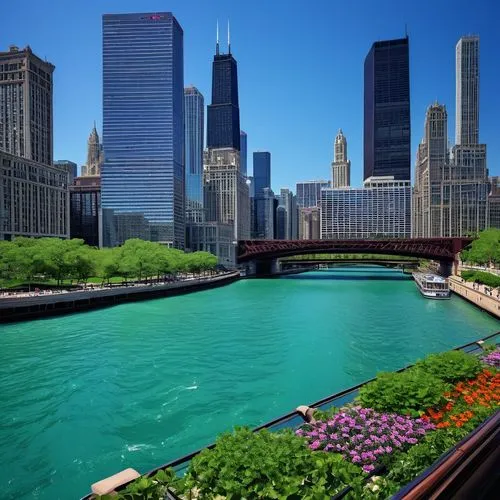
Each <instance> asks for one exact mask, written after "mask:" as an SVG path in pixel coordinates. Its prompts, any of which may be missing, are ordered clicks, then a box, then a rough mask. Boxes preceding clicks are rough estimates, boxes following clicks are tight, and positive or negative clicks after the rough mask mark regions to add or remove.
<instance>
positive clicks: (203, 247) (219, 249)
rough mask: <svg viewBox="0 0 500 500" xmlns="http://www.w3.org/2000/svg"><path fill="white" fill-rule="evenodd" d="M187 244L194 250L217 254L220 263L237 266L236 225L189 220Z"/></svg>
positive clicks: (226, 265)
mask: <svg viewBox="0 0 500 500" xmlns="http://www.w3.org/2000/svg"><path fill="white" fill-rule="evenodd" d="M186 246H187V247H188V248H189V249H190V250H191V251H193V252H198V251H203V252H210V253H211V254H213V255H217V258H218V262H219V264H221V265H223V266H225V267H230V268H231V267H235V264H236V245H235V244H234V227H233V225H232V224H223V223H220V222H189V223H187V224H186Z"/></svg>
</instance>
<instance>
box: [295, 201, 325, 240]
mask: <svg viewBox="0 0 500 500" xmlns="http://www.w3.org/2000/svg"><path fill="white" fill-rule="evenodd" d="M320 238H321V211H320V208H319V207H307V208H299V240H319V239H320Z"/></svg>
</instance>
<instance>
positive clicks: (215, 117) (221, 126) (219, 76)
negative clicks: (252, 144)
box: [207, 39, 240, 151]
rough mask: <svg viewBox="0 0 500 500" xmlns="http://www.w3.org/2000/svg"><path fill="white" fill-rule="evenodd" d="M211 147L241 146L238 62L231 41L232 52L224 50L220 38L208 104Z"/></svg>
mask: <svg viewBox="0 0 500 500" xmlns="http://www.w3.org/2000/svg"><path fill="white" fill-rule="evenodd" d="M228 42H229V41H228ZM207 148H211V149H217V148H232V149H236V150H238V151H239V150H240V108H239V101H238V65H237V64H236V60H235V59H234V57H233V56H232V54H231V45H230V44H229V43H228V53H227V54H220V52H219V40H218V39H217V45H216V50H215V56H214V61H213V64H212V103H211V104H210V105H209V106H208V107H207Z"/></svg>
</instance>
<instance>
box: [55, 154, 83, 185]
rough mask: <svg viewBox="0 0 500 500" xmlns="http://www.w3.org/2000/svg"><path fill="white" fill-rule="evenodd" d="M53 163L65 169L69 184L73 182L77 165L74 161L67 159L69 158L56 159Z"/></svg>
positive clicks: (76, 175)
mask: <svg viewBox="0 0 500 500" xmlns="http://www.w3.org/2000/svg"><path fill="white" fill-rule="evenodd" d="M54 165H55V166H56V167H57V168H61V169H63V170H66V172H68V176H69V177H68V184H69V185H71V184H73V181H74V180H75V178H76V177H78V166H77V164H76V163H75V162H74V161H69V160H56V161H55V162H54Z"/></svg>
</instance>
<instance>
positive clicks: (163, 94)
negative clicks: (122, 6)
mask: <svg viewBox="0 0 500 500" xmlns="http://www.w3.org/2000/svg"><path fill="white" fill-rule="evenodd" d="M103 149H104V165H103V168H102V211H103V235H102V241H103V244H104V246H115V245H119V244H121V243H123V242H124V241H125V240H126V239H128V238H134V237H139V238H143V239H147V240H152V241H158V242H161V243H164V244H167V245H171V246H174V247H178V248H183V247H184V234H185V207H184V67H183V31H182V28H181V26H180V25H179V23H178V22H177V20H176V19H175V17H174V16H173V15H172V13H170V12H162V13H153V14H152V13H145V14H105V15H104V16H103Z"/></svg>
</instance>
